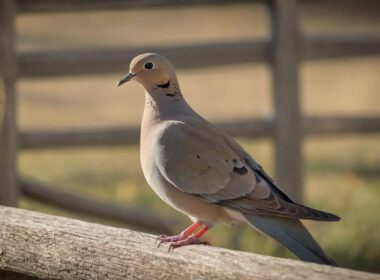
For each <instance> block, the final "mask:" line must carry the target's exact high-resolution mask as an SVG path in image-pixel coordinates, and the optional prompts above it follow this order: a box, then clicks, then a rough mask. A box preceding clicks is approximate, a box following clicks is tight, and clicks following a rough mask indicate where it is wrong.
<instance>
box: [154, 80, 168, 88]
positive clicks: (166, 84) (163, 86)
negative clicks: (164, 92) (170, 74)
mask: <svg viewBox="0 0 380 280" xmlns="http://www.w3.org/2000/svg"><path fill="white" fill-rule="evenodd" d="M157 86H158V87H160V88H168V87H169V86H170V80H169V81H168V82H167V83H165V84H162V85H157Z"/></svg>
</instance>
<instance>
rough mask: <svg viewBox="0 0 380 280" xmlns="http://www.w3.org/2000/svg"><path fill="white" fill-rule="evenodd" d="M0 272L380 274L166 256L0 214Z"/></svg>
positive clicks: (211, 252) (148, 240) (47, 275)
mask: <svg viewBox="0 0 380 280" xmlns="http://www.w3.org/2000/svg"><path fill="white" fill-rule="evenodd" d="M0 217H2V219H0V237H1V238H0V270H5V271H14V272H18V273H22V274H27V275H31V276H34V277H37V278H42V279H84V280H85V279H91V280H92V279H113V280H117V279H168V280H169V279H183V280H186V279H262V280H269V279H276V280H277V279H280V278H281V279H309V280H313V279H316V280H317V279H318V280H319V279H326V280H329V279H331V280H332V279H334V280H339V279H351V280H356V279H357V280H361V279H363V280H364V279H366V280H379V279H380V275H377V274H370V273H365V272H359V271H353V270H349V269H343V268H337V267H331V266H326V265H318V264H311V263H306V262H301V261H296V260H289V259H281V258H274V257H269V256H261V255H256V254H252V253H246V252H238V251H232V250H226V249H222V248H215V247H211V246H203V245H194V246H188V247H184V248H179V249H176V250H174V251H171V252H168V251H167V246H165V245H162V246H161V247H160V248H157V246H156V245H155V238H156V237H155V236H153V235H149V234H145V233H140V232H135V231H131V230H128V229H120V228H114V227H109V226H103V225H98V224H93V223H87V222H82V221H78V220H73V219H67V218H62V217H57V216H50V215H46V214H41V213H37V212H32V211H27V210H22V209H15V208H9V207H0Z"/></svg>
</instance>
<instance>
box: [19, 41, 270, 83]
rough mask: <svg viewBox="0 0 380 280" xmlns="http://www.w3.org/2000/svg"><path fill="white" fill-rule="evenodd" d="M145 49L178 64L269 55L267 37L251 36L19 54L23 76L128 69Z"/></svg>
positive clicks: (262, 58)
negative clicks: (261, 38)
mask: <svg viewBox="0 0 380 280" xmlns="http://www.w3.org/2000/svg"><path fill="white" fill-rule="evenodd" d="M144 52H156V53H160V54H163V55H165V56H166V57H168V58H169V59H170V61H171V62H173V63H174V65H175V66H176V67H177V68H194V67H210V66H217V65H226V64H235V63H247V62H262V61H265V60H267V59H268V56H269V52H268V48H267V42H266V41H261V40H260V41H259V40H247V41H240V42H216V43H202V44H193V45H174V46H159V47H158V46H151V47H149V48H147V47H146V46H145V47H139V48H109V49H93V50H91V49H86V50H65V51H34V52H28V53H21V54H19V56H18V68H19V69H20V75H21V76H22V77H41V76H59V75H79V74H81V75H82V74H98V73H109V72H116V71H118V72H126V71H128V64H129V62H130V61H131V60H132V58H133V57H135V56H136V55H138V54H140V53H144ZM194 58H196V59H194Z"/></svg>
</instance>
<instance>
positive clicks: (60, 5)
mask: <svg viewBox="0 0 380 280" xmlns="http://www.w3.org/2000/svg"><path fill="white" fill-rule="evenodd" d="M252 1H254V2H259V3H268V1H267V0H238V1H236V0H155V1H149V0H128V1H125V0H107V1H103V0H81V1H78V0H64V1H62V0H33V1H30V0H18V1H17V4H18V7H19V8H18V12H20V13H35V12H68V11H75V12H76V11H86V10H105V9H108V10H109V9H111V10H113V9H115V10H116V9H117V10H120V9H133V8H157V7H170V6H176V7H178V6H194V5H218V4H219V5H220V4H235V3H244V2H252Z"/></svg>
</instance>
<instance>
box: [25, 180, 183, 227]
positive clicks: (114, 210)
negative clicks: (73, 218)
mask: <svg viewBox="0 0 380 280" xmlns="http://www.w3.org/2000/svg"><path fill="white" fill-rule="evenodd" d="M19 185H20V188H21V191H22V194H23V195H25V196H27V197H30V198H33V199H37V200H40V201H43V202H45V203H48V204H51V205H54V206H58V207H61V208H64V209H68V210H70V211H76V212H79V213H84V214H89V215H94V216H97V217H100V218H105V219H112V220H115V221H120V222H123V223H126V224H128V225H131V226H134V227H137V228H139V229H141V230H145V231H149V232H155V233H161V234H164V233H166V234H169V233H171V232H172V229H173V228H174V227H175V226H176V225H178V222H176V221H175V220H164V219H162V218H161V217H159V216H157V215H155V214H153V213H149V212H147V211H146V210H144V209H140V208H136V207H134V208H132V207H126V206H122V205H120V204H117V203H109V202H104V201H99V200H95V199H90V198H86V197H83V196H80V195H76V194H73V193H67V192H63V191H60V190H58V189H57V188H54V187H52V186H49V185H47V184H43V183H40V182H36V181H31V180H26V179H19Z"/></svg>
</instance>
